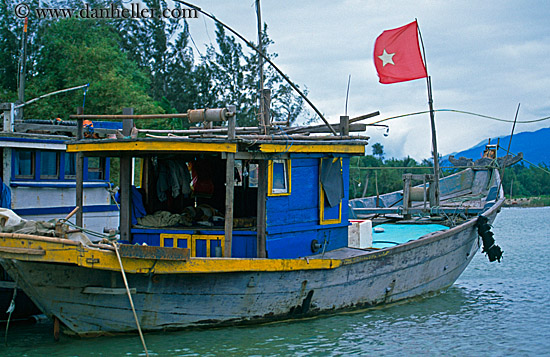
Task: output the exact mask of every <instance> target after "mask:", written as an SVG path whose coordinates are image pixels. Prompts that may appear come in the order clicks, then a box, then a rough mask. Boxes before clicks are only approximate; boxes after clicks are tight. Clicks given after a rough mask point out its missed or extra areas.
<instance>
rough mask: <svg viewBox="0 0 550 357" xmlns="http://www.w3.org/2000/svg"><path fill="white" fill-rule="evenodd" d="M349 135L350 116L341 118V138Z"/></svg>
mask: <svg viewBox="0 0 550 357" xmlns="http://www.w3.org/2000/svg"><path fill="white" fill-rule="evenodd" d="M348 135H349V116H347V115H342V116H340V136H348Z"/></svg>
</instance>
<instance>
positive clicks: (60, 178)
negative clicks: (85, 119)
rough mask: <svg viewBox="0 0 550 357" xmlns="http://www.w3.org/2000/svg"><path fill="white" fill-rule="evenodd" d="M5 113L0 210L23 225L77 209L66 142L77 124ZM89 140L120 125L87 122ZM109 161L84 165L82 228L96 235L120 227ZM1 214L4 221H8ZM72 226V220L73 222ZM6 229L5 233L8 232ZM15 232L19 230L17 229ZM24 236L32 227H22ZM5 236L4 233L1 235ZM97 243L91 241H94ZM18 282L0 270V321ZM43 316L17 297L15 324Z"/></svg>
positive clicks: (0, 135)
mask: <svg viewBox="0 0 550 357" xmlns="http://www.w3.org/2000/svg"><path fill="white" fill-rule="evenodd" d="M0 109H1V110H3V112H4V120H3V122H2V124H3V125H2V130H1V131H0V157H1V162H2V165H1V168H0V170H1V171H0V174H1V175H0V179H1V182H0V191H1V195H2V197H1V202H2V205H1V207H3V208H0V211H2V210H4V209H11V210H13V212H14V213H15V214H17V215H18V216H19V217H20V218H21V219H23V220H25V221H49V220H52V219H57V218H59V217H60V216H65V215H67V214H68V213H69V212H71V211H72V210H73V209H74V208H75V197H76V160H75V154H74V153H67V152H66V147H67V145H66V141H68V140H70V139H71V138H72V137H74V136H75V135H76V131H77V130H76V124H77V123H76V122H67V121H63V120H60V119H55V118H54V119H52V120H36V119H29V120H22V119H21V120H19V119H15V117H16V115H15V113H16V111H17V106H16V105H15V104H14V103H2V104H1V108H0ZM86 125H87V127H86V131H87V133H88V134H89V135H95V136H96V137H105V136H106V135H109V134H114V133H115V132H116V131H117V129H119V128H121V125H120V123H116V122H114V123H108V122H90V123H86ZM108 160H109V159H108V158H107V159H90V160H85V162H84V175H85V178H84V181H85V182H84V184H83V190H84V192H85V197H86V202H87V208H85V212H86V213H85V220H84V223H83V225H82V227H83V228H87V229H90V230H93V231H100V232H101V231H103V228H104V227H117V226H118V207H117V206H116V205H115V204H114V202H111V193H110V190H111V189H112V187H111V184H110V182H109V181H110V180H109V161H108ZM3 213H5V212H0V216H2V217H4V219H5V218H6V217H5V216H3V215H2V214H3ZM72 223H74V219H73V220H72ZM4 228H5V227H4V225H2V229H4ZM14 229H16V228H14ZM19 229H23V230H24V231H25V232H27V231H29V227H28V226H26V227H23V224H21V227H19ZM3 231H5V230H3ZM92 238H93V237H92ZM14 287H15V282H14V281H13V280H11V279H9V278H8V276H7V274H6V273H5V272H4V271H3V270H2V269H1V268H0V321H3V320H7V318H8V316H9V314H8V313H6V311H7V310H8V307H9V306H10V304H11V301H12V300H13V296H14V294H13V292H14V291H13V289H14ZM38 313H40V310H39V309H37V308H36V307H35V306H34V305H33V304H32V303H30V300H29V299H28V298H27V297H26V296H25V294H23V293H21V292H20V293H19V294H16V300H15V310H14V311H13V313H12V318H13V319H24V318H27V317H29V316H31V315H33V314H38Z"/></svg>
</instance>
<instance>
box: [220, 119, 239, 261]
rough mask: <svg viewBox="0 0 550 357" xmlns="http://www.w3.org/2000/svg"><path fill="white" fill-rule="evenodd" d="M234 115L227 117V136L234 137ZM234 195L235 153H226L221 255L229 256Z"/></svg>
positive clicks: (232, 138) (231, 138)
mask: <svg viewBox="0 0 550 357" xmlns="http://www.w3.org/2000/svg"><path fill="white" fill-rule="evenodd" d="M235 122H236V120H235V115H232V116H230V117H229V121H228V122H227V138H228V139H229V140H234V139H235ZM234 197H235V154H234V153H232V152H230V153H227V160H226V167H225V248H224V252H223V256H224V257H226V258H231V245H232V241H233V198H234Z"/></svg>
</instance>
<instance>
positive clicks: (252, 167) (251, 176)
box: [248, 164, 258, 187]
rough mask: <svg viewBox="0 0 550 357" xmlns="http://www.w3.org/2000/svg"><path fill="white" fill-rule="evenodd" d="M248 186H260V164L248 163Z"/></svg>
mask: <svg viewBox="0 0 550 357" xmlns="http://www.w3.org/2000/svg"><path fill="white" fill-rule="evenodd" d="M248 187H258V164H249V165H248Z"/></svg>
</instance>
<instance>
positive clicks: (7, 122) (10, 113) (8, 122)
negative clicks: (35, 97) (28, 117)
mask: <svg viewBox="0 0 550 357" xmlns="http://www.w3.org/2000/svg"><path fill="white" fill-rule="evenodd" d="M2 110H3V111H4V123H3V131H4V132H12V131H13V120H14V115H15V105H14V104H13V103H2Z"/></svg>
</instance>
